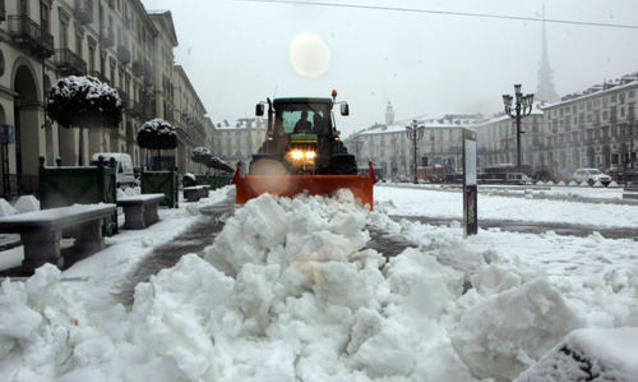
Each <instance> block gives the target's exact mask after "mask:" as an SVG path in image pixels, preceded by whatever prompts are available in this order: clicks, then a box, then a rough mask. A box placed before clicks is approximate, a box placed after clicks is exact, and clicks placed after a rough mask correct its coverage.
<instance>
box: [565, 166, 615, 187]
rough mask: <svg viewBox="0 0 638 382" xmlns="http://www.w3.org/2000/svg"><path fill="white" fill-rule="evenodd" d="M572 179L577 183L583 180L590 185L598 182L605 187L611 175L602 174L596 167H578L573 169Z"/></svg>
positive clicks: (609, 181)
mask: <svg viewBox="0 0 638 382" xmlns="http://www.w3.org/2000/svg"><path fill="white" fill-rule="evenodd" d="M572 179H573V180H575V181H576V182H578V183H581V182H583V181H585V182H587V183H588V184H589V185H590V186H593V185H594V183H596V182H600V183H602V184H603V186H605V187H607V186H608V185H609V183H611V177H610V176H609V175H607V174H604V173H603V172H602V171H600V170H599V169H597V168H579V169H577V170H576V171H574V175H572Z"/></svg>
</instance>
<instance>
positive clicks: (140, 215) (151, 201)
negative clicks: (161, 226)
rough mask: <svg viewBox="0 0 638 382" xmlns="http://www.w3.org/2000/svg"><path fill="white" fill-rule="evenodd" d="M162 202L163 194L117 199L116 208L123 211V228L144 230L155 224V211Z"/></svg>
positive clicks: (156, 219) (157, 216)
mask: <svg viewBox="0 0 638 382" xmlns="http://www.w3.org/2000/svg"><path fill="white" fill-rule="evenodd" d="M162 200H164V194H142V195H134V196H127V197H124V198H120V199H118V200H117V206H118V207H122V208H123V209H124V219H125V220H124V228H125V229H144V228H146V227H148V226H150V225H151V224H153V223H155V222H157V221H158V220H159V215H158V214H157V209H158V208H159V204H160V202H161V201H162Z"/></svg>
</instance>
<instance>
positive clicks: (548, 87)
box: [534, 5, 560, 103]
mask: <svg viewBox="0 0 638 382" xmlns="http://www.w3.org/2000/svg"><path fill="white" fill-rule="evenodd" d="M534 98H536V99H537V100H538V101H541V102H547V103H552V102H557V101H560V97H559V96H558V93H556V90H555V89H554V74H553V73H552V68H551V67H550V66H549V54H548V52H547V31H546V30H545V5H543V51H542V57H541V65H540V68H539V69H538V90H537V91H536V94H535V97H534Z"/></svg>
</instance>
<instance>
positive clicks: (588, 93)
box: [542, 72, 638, 109]
mask: <svg viewBox="0 0 638 382" xmlns="http://www.w3.org/2000/svg"><path fill="white" fill-rule="evenodd" d="M632 87H638V72H636V73H633V74H627V75H624V76H623V77H621V78H620V79H617V80H614V81H610V82H605V83H603V84H596V85H594V86H592V87H590V88H587V89H586V90H584V91H582V92H580V93H574V94H568V95H566V96H564V97H562V100H561V101H559V102H555V103H550V104H545V105H543V106H542V108H543V109H550V108H554V107H558V106H562V105H566V104H569V103H572V102H576V101H581V100H583V99H587V98H593V97H598V96H600V95H603V94H609V93H613V92H616V91H618V90H624V89H628V88H632Z"/></svg>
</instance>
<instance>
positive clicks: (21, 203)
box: [13, 195, 40, 213]
mask: <svg viewBox="0 0 638 382" xmlns="http://www.w3.org/2000/svg"><path fill="white" fill-rule="evenodd" d="M13 207H15V209H16V210H18V212H20V213H24V212H32V211H39V210H40V201H39V200H38V199H36V197H35V196H33V195H24V196H21V197H20V198H19V199H18V201H17V202H15V204H14V205H13Z"/></svg>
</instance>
